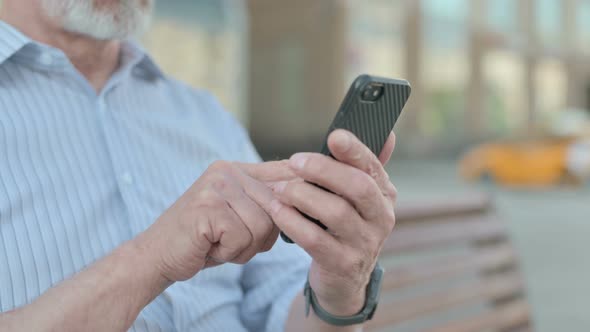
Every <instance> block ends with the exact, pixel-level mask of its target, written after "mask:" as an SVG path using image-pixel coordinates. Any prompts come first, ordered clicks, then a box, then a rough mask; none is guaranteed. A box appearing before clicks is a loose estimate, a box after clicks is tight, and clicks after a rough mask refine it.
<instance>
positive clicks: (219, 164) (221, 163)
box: [209, 160, 231, 172]
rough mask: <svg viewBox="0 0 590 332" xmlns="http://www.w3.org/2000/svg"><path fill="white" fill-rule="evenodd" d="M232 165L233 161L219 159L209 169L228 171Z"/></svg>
mask: <svg viewBox="0 0 590 332" xmlns="http://www.w3.org/2000/svg"><path fill="white" fill-rule="evenodd" d="M230 167H231V163H230V162H229V161H225V160H217V161H215V162H213V163H212V164H211V166H209V169H210V170H212V171H222V172H223V171H227V170H229V169H230Z"/></svg>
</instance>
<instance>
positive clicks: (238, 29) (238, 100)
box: [143, 0, 247, 121]
mask: <svg viewBox="0 0 590 332" xmlns="http://www.w3.org/2000/svg"><path fill="white" fill-rule="evenodd" d="M246 20H247V18H246V10H245V8H244V3H243V2H242V1H232V0H201V1H193V0H167V1H157V2H156V15H155V18H154V21H153V24H152V27H151V29H150V31H149V32H148V33H147V34H146V35H145V36H144V38H143V43H144V45H145V46H146V48H147V49H148V50H149V51H150V53H151V54H152V56H153V57H154V58H155V60H156V62H157V63H158V64H159V65H160V66H161V67H162V69H163V70H164V71H165V72H166V73H168V74H170V75H171V76H173V77H175V78H177V79H180V80H182V81H184V82H186V83H188V84H189V85H191V86H194V87H197V88H202V89H206V90H209V91H210V92H212V93H213V94H214V95H215V96H216V97H217V98H218V99H219V100H220V102H221V103H222V104H223V106H224V107H225V108H226V109H227V110H229V111H231V112H232V113H234V114H236V115H237V116H238V118H240V119H241V120H243V121H245V120H246V118H247V116H246V114H245V110H246V106H247V105H246V104H247V103H246V100H245V98H246V97H245V96H246V91H245V85H246V77H245V72H246V66H247V63H246V60H247V57H246V55H247V49H246V47H247V45H246V44H245V43H246V41H247V38H246V35H245V34H246V33H247V21H246Z"/></svg>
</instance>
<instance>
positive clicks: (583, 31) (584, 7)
mask: <svg viewBox="0 0 590 332" xmlns="http://www.w3.org/2000/svg"><path fill="white" fill-rule="evenodd" d="M576 28H577V29H576V30H577V33H576V35H577V40H576V41H577V45H578V49H580V50H582V51H584V52H586V53H590V0H579V1H578V8H576Z"/></svg>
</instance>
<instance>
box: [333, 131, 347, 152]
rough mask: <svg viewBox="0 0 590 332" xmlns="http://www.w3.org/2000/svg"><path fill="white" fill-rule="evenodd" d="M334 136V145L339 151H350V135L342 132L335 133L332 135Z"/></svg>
mask: <svg viewBox="0 0 590 332" xmlns="http://www.w3.org/2000/svg"><path fill="white" fill-rule="evenodd" d="M334 135H337V136H336V145H337V146H338V149H340V150H341V151H342V152H346V151H348V149H350V144H351V139H350V135H349V134H347V133H345V132H344V131H337V132H335V133H334Z"/></svg>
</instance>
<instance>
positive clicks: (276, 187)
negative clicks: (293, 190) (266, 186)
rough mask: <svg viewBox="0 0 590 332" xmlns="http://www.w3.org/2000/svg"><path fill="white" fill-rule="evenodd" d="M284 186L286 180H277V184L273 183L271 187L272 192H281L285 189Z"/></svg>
mask: <svg viewBox="0 0 590 332" xmlns="http://www.w3.org/2000/svg"><path fill="white" fill-rule="evenodd" d="M286 186H287V182H286V181H281V182H278V183H277V184H275V185H274V186H273V188H272V189H273V191H274V192H276V193H279V194H280V193H282V192H283V191H284V190H285V187H286Z"/></svg>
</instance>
